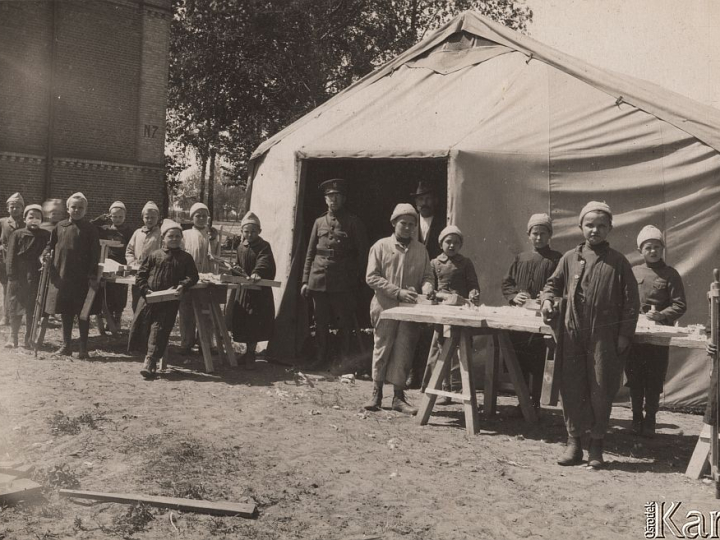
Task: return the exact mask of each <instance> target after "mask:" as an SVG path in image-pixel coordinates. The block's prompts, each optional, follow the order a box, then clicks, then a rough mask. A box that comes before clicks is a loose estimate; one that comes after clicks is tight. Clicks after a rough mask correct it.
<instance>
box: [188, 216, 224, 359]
mask: <svg viewBox="0 0 720 540" xmlns="http://www.w3.org/2000/svg"><path fill="white" fill-rule="evenodd" d="M190 219H191V220H192V222H193V226H192V227H191V228H190V229H187V230H185V231H183V243H182V247H183V249H184V250H185V251H187V252H188V253H189V254H190V256H192V258H193V260H194V261H195V266H197V270H198V272H199V273H201V274H205V273H208V272H215V271H216V265H215V264H214V262H213V260H214V259H213V256H212V250H213V248H214V246H213V244H212V242H211V240H210V227H208V220H209V219H210V211H209V210H208V207H207V206H206V205H204V204H203V203H201V202H198V203H195V204H193V205H192V206H191V207H190ZM216 241H217V240H216ZM180 340H181V345H180V346H181V347H182V353H183V354H190V353H191V351H192V346H193V345H194V344H195V313H194V312H193V308H192V302H191V301H190V297H189V296H187V297H185V298H183V300H182V301H181V302H180Z"/></svg>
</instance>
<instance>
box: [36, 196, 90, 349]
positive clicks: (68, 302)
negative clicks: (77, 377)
mask: <svg viewBox="0 0 720 540" xmlns="http://www.w3.org/2000/svg"><path fill="white" fill-rule="evenodd" d="M66 206H67V211H68V215H69V219H66V220H63V221H61V222H60V223H58V226H57V227H56V228H55V230H54V231H52V233H50V242H49V243H48V246H47V248H46V249H45V253H46V254H49V253H51V252H54V256H53V260H52V263H53V270H54V271H53V272H52V273H51V280H50V281H51V282H50V285H49V287H48V294H47V302H46V304H45V310H46V312H47V313H49V314H60V315H62V317H61V318H62V330H63V344H62V346H61V347H60V348H59V349H58V350H57V352H56V354H58V355H67V356H70V355H72V328H73V324H74V320H75V317H76V316H77V318H78V329H79V330H80V347H79V351H78V358H80V359H87V358H89V356H88V350H87V345H88V330H89V328H90V321H89V320H82V319H81V318H80V312H81V311H82V307H83V304H84V303H85V297H86V296H87V293H88V289H89V288H90V282H91V281H93V280H96V279H97V264H98V262H99V259H100V238H99V235H98V231H97V228H96V227H95V226H94V225H91V224H90V222H88V221H87V220H86V219H85V214H86V212H87V199H86V198H85V196H84V195H83V194H82V193H75V194H73V195H71V196H70V198H68V200H67V203H66Z"/></svg>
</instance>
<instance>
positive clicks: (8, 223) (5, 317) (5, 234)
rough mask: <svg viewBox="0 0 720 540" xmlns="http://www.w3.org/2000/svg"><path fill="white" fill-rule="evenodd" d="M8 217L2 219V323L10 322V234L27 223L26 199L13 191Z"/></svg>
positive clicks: (0, 246) (0, 228)
mask: <svg viewBox="0 0 720 540" xmlns="http://www.w3.org/2000/svg"><path fill="white" fill-rule="evenodd" d="M6 202H7V210H8V214H10V215H9V216H8V217H5V218H2V219H0V284H1V285H2V289H3V306H2V323H1V324H2V325H3V326H7V325H8V324H10V316H9V303H8V290H7V283H8V278H7V272H6V269H5V257H6V250H7V246H8V245H9V242H10V235H11V234H12V233H13V232H15V231H16V230H17V229H22V228H23V227H24V226H25V223H24V222H23V219H22V214H23V208H25V201H24V200H23V196H22V195H20V194H19V193H13V194H12V195H10V197H8V199H7V201H6Z"/></svg>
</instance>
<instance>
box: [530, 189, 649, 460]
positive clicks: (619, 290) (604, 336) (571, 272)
mask: <svg viewBox="0 0 720 540" xmlns="http://www.w3.org/2000/svg"><path fill="white" fill-rule="evenodd" d="M612 220H613V215H612V212H611V211H610V207H609V206H608V205H607V204H606V203H604V202H598V201H591V202H589V203H588V204H586V205H585V207H584V208H583V209H582V210H581V211H580V219H579V225H580V230H581V231H582V234H583V236H584V237H585V241H584V242H583V243H581V244H580V245H578V246H577V247H576V248H575V249H572V250H570V251H568V252H567V253H565V255H563V256H562V258H561V259H560V262H559V263H558V267H557V269H556V270H555V272H554V273H553V275H552V276H551V277H550V279H548V281H547V283H546V284H545V288H544V289H543V292H542V294H541V295H540V301H541V303H542V312H543V315H544V316H545V318H546V319H552V318H554V317H556V316H557V312H556V310H555V306H554V300H555V299H556V298H563V297H564V298H566V299H567V309H566V312H565V319H564V321H563V322H564V329H563V337H562V344H563V348H562V369H561V373H560V376H561V379H560V397H561V400H562V409H563V417H564V419H565V428H566V429H567V432H568V443H567V447H566V449H565V453H564V454H563V455H562V457H561V458H560V459H559V460H558V464H559V465H577V464H580V463H582V459H583V450H582V437H583V436H584V435H586V434H587V433H589V434H590V448H589V456H588V465H590V467H592V468H593V469H599V468H602V467H603V466H604V465H605V461H604V459H603V446H604V440H605V433H606V432H607V429H608V425H609V423H610V413H611V411H612V403H613V399H614V398H615V394H616V393H617V391H618V389H619V388H620V385H621V384H622V377H623V367H624V364H625V357H626V356H627V353H628V351H629V349H630V343H631V341H632V338H633V336H634V334H635V326H636V325H637V320H638V310H639V307H640V302H639V299H638V288H637V282H636V281H635V276H634V275H633V271H632V267H631V266H630V262H629V261H628V260H627V259H626V258H625V256H624V255H623V254H622V253H620V252H619V251H616V250H614V249H612V248H611V247H610V245H609V244H608V242H607V240H606V238H607V236H608V234H609V233H610V231H611V230H612Z"/></svg>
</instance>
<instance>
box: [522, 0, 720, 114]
mask: <svg viewBox="0 0 720 540" xmlns="http://www.w3.org/2000/svg"><path fill="white" fill-rule="evenodd" d="M525 1H526V3H527V5H528V6H530V8H531V9H532V10H533V13H534V18H533V22H532V24H531V25H530V27H529V30H530V36H531V37H533V38H535V39H537V40H538V41H541V42H543V43H545V44H546V45H549V46H551V47H554V48H556V49H559V50H561V51H563V52H565V53H567V54H571V55H573V56H576V57H578V58H581V59H583V60H586V61H588V62H589V63H591V64H594V65H596V66H598V67H601V68H608V69H612V70H615V71H619V72H622V73H626V74H628V75H633V76H635V77H639V78H641V79H646V80H648V81H651V82H654V83H656V84H659V85H661V86H664V87H665V88H668V89H669V90H673V91H675V92H678V93H680V94H683V95H685V96H688V97H691V98H693V99H695V100H697V101H699V102H701V103H704V104H706V105H712V106H714V107H717V108H720V32H718V27H719V26H720V1H718V0H525Z"/></svg>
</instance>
